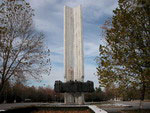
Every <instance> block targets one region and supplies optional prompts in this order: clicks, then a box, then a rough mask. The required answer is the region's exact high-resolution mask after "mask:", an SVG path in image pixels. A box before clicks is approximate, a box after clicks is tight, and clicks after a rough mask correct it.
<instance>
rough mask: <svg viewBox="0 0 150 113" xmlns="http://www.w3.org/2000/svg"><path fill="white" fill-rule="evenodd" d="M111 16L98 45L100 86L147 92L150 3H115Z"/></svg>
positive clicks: (129, 0) (125, 0) (144, 0)
mask: <svg viewBox="0 0 150 113" xmlns="http://www.w3.org/2000/svg"><path fill="white" fill-rule="evenodd" d="M113 12H114V16H113V17H112V18H111V19H110V20H108V21H106V23H105V24H104V26H102V28H103V30H104V36H105V39H106V44H105V45H100V48H99V52H100V53H99V57H98V58H97V63H98V67H97V75H98V76H99V82H100V84H101V85H102V86H104V87H107V86H109V85H111V84H113V85H115V86H116V87H117V88H120V89H124V90H126V89H127V87H131V86H134V87H136V88H137V89H140V90H141V100H144V96H145V91H147V90H149V88H150V1H149V0H119V1H118V8H116V9H115V10H114V11H113Z"/></svg>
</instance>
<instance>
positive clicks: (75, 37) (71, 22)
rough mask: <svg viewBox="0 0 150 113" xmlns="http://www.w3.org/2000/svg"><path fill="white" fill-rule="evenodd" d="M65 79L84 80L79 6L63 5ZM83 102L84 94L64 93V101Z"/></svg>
mask: <svg viewBox="0 0 150 113" xmlns="http://www.w3.org/2000/svg"><path fill="white" fill-rule="evenodd" d="M64 62H65V80H66V82H67V81H70V80H71V81H75V80H77V81H81V82H83V80H84V65H83V64H84V62H83V38H82V15H81V6H78V7H75V8H70V7H68V6H65V7H64ZM74 102H75V103H78V104H83V103H84V94H83V93H80V94H71V93H66V94H65V103H74Z"/></svg>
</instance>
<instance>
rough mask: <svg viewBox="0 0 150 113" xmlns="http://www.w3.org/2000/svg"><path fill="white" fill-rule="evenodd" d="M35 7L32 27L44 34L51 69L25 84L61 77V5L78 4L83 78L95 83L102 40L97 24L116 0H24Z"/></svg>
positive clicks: (108, 13)
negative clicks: (82, 50)
mask: <svg viewBox="0 0 150 113" xmlns="http://www.w3.org/2000/svg"><path fill="white" fill-rule="evenodd" d="M27 1H29V2H30V5H31V7H32V8H33V9H34V10H35V12H34V13H35V16H34V18H33V19H34V24H35V28H36V29H37V30H39V31H42V32H43V33H44V34H45V37H46V39H45V45H46V46H47V47H48V48H49V49H50V50H51V63H52V71H51V75H50V76H46V75H43V79H42V82H41V83H39V82H36V81H32V82H31V81H30V82H29V85H36V86H41V85H44V84H45V85H49V86H51V87H53V85H54V82H55V80H61V81H64V54H63V51H64V50H63V49H64V45H63V44H64V41H63V39H64V37H63V28H64V27H63V22H64V20H63V18H64V6H65V5H67V6H70V7H75V6H78V5H81V6H82V17H83V20H82V21H83V40H84V68H85V69H84V71H85V72H84V73H85V74H84V75H85V81H87V80H91V81H93V82H94V84H95V87H98V86H99V84H98V79H97V77H96V75H95V74H94V73H96V67H97V65H96V62H95V60H94V59H95V58H96V56H98V54H99V52H98V48H99V45H100V44H105V40H104V37H102V34H101V31H102V30H101V29H100V26H101V25H102V24H104V22H105V20H106V19H107V18H109V17H111V16H112V15H113V12H112V11H113V10H114V9H115V8H116V7H117V0H27Z"/></svg>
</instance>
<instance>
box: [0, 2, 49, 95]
mask: <svg viewBox="0 0 150 113" xmlns="http://www.w3.org/2000/svg"><path fill="white" fill-rule="evenodd" d="M33 16H34V13H33V9H32V8H31V6H30V4H29V3H27V2H26V1H25V0H2V1H1V2H0V93H1V92H2V91H3V89H4V86H5V83H6V82H7V81H11V80H13V79H16V78H17V79H29V78H35V79H38V80H39V79H40V78H41V75H42V74H49V72H50V68H51V67H50V59H49V55H50V51H49V50H47V49H46V48H45V47H44V38H45V37H44V35H43V33H40V32H37V31H36V30H35V28H34V26H33V20H32V17H33Z"/></svg>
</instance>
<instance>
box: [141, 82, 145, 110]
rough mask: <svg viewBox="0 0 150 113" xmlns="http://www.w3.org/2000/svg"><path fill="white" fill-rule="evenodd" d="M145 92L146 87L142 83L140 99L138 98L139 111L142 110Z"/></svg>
mask: <svg viewBox="0 0 150 113" xmlns="http://www.w3.org/2000/svg"><path fill="white" fill-rule="evenodd" d="M145 90H146V86H145V83H144V82H143V83H142V88H141V98H140V109H142V107H143V106H142V101H143V100H144V98H145Z"/></svg>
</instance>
